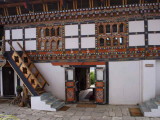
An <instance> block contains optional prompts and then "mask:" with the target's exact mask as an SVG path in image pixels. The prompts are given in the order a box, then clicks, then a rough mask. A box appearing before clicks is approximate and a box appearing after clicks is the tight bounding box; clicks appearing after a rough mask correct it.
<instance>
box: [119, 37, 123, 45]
mask: <svg viewBox="0 0 160 120" xmlns="http://www.w3.org/2000/svg"><path fill="white" fill-rule="evenodd" d="M119 43H120V45H123V44H124V38H123V37H120V38H119Z"/></svg>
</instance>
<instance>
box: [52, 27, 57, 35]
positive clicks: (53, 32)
mask: <svg viewBox="0 0 160 120" xmlns="http://www.w3.org/2000/svg"><path fill="white" fill-rule="evenodd" d="M55 35H56V34H55V29H54V28H52V29H51V36H55Z"/></svg>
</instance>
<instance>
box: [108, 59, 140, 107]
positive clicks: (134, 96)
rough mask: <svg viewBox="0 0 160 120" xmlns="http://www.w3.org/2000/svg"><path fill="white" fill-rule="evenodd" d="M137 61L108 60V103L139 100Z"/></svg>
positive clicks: (135, 101) (133, 102)
mask: <svg viewBox="0 0 160 120" xmlns="http://www.w3.org/2000/svg"><path fill="white" fill-rule="evenodd" d="M139 68H140V63H139V61H124V62H109V103H110V104H137V103H139V102H141V80H140V69H139Z"/></svg>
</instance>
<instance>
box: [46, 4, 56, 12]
mask: <svg viewBox="0 0 160 120" xmlns="http://www.w3.org/2000/svg"><path fill="white" fill-rule="evenodd" d="M47 8H48V11H49V12H50V11H56V10H58V4H57V2H53V3H47Z"/></svg>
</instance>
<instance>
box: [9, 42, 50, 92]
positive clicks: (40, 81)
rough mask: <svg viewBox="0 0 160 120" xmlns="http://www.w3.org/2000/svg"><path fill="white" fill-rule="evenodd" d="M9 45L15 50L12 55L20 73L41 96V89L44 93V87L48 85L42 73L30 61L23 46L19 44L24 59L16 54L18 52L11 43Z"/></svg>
mask: <svg viewBox="0 0 160 120" xmlns="http://www.w3.org/2000/svg"><path fill="white" fill-rule="evenodd" d="M9 45H10V47H11V48H12V50H13V54H12V55H11V57H12V59H13V61H14V62H15V63H16V65H17V66H18V68H19V69H20V71H21V72H22V73H23V75H24V76H25V78H26V79H27V80H28V82H29V83H30V85H31V86H32V87H33V88H34V89H35V91H36V92H37V94H40V91H39V90H40V89H41V91H42V90H43V88H44V86H45V85H46V84H48V82H47V81H46V80H45V79H44V77H43V76H42V75H41V74H40V72H39V71H38V69H37V68H36V66H35V65H34V64H33V63H32V61H31V60H30V59H29V57H28V55H27V54H26V52H25V50H24V49H23V48H22V46H21V45H20V44H19V43H18V45H19V47H20V48H21V50H22V51H23V54H22V57H21V56H20V55H19V54H18V53H17V52H16V50H15V49H14V47H13V46H12V45H11V44H10V43H9ZM13 69H14V68H13ZM17 74H18V73H17ZM48 85H49V84H48Z"/></svg>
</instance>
